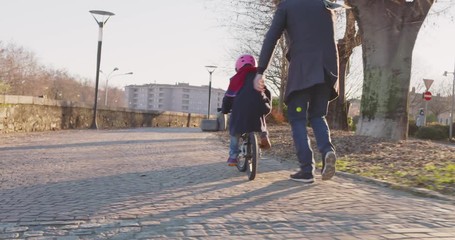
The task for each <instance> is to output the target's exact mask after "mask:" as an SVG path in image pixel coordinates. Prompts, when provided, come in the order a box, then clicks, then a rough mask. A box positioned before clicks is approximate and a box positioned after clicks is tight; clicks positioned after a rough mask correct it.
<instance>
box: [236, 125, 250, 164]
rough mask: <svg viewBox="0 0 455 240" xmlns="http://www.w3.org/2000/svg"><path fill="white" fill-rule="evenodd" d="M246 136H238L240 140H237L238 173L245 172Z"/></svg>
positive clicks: (246, 160) (246, 158)
mask: <svg viewBox="0 0 455 240" xmlns="http://www.w3.org/2000/svg"><path fill="white" fill-rule="evenodd" d="M247 149H248V135H247V134H243V135H242V136H240V139H239V151H240V153H239V159H238V160H239V161H238V163H237V169H238V170H239V171H240V172H245V171H246V167H247V165H248V164H247V163H248V155H249V154H248V150H247Z"/></svg>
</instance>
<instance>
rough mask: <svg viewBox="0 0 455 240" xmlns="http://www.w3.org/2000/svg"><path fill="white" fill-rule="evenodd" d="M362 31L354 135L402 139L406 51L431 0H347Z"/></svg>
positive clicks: (409, 55)
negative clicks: (360, 89)
mask: <svg viewBox="0 0 455 240" xmlns="http://www.w3.org/2000/svg"><path fill="white" fill-rule="evenodd" d="M350 2H351V5H352V6H353V7H355V13H356V19H357V22H358V24H359V31H360V34H361V36H362V50H363V68H364V82H363V92H362V99H361V116H360V119H359V123H358V125H357V134H359V135H367V136H373V137H381V138H386V139H391V140H404V139H407V133H408V92H409V84H410V76H411V65H412V51H413V48H414V44H415V41H416V38H417V34H418V32H419V30H420V27H421V26H422V23H423V21H424V19H425V17H426V15H427V13H428V11H429V9H430V7H431V6H432V4H433V0H415V1H414V2H405V1H404V0H403V1H377V0H351V1H350Z"/></svg>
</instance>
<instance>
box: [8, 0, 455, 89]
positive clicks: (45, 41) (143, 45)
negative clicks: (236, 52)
mask: <svg viewBox="0 0 455 240" xmlns="http://www.w3.org/2000/svg"><path fill="white" fill-rule="evenodd" d="M225 2H226V1H223V0H174V1H156V0H131V1H120V0H77V1H62V0H39V1H31V0H14V1H12V0H10V1H6V0H3V1H1V7H0V29H1V31H0V41H3V42H4V43H5V44H7V43H14V44H16V45H17V46H21V47H24V48H25V49H27V50H29V51H31V52H33V53H35V54H36V56H37V58H38V60H39V62H40V63H41V64H43V65H45V66H49V67H52V68H53V69H65V70H67V71H68V72H69V73H70V74H71V75H73V76H80V77H84V78H89V79H92V80H94V79H95V74H96V53H97V44H98V26H97V24H96V22H95V20H94V19H93V17H92V16H91V14H90V13H89V10H104V11H110V12H113V13H115V14H116V15H115V16H113V17H111V19H109V21H108V22H107V23H106V26H105V27H104V37H103V46H102V59H101V69H102V70H103V71H104V72H105V73H109V72H110V71H112V69H114V68H115V67H118V68H119V69H120V70H119V71H117V73H126V72H133V73H134V74H133V75H126V76H118V77H115V78H111V80H110V81H109V86H116V87H124V86H125V85H130V84H146V83H165V84H174V83H176V82H186V83H190V84H191V85H195V86H201V85H207V84H208V80H209V74H208V72H207V70H206V69H205V68H204V66H205V65H217V66H219V68H218V69H217V70H216V71H215V72H214V74H213V79H212V86H213V87H215V88H223V89H226V87H227V85H228V82H229V77H230V76H231V75H232V74H234V70H233V67H232V66H233V65H234V63H233V61H234V60H235V59H231V57H230V56H229V54H228V52H229V50H230V49H232V48H233V46H234V44H236V43H235V42H234V41H233V40H232V39H231V37H230V34H229V33H228V32H227V29H226V28H224V27H221V25H222V23H220V20H221V19H222V17H220V14H222V12H223V11H220V9H219V7H220V6H221V5H223V4H225ZM436 4H438V3H436ZM454 16H455V11H454V9H453V7H452V9H451V10H450V11H449V12H447V13H446V14H445V15H444V16H443V17H436V15H433V16H430V17H429V19H428V20H429V21H430V22H431V23H430V25H427V27H425V28H424V29H422V31H421V33H420V35H419V38H418V40H417V43H416V47H415V49H414V59H413V62H414V67H413V76H412V84H411V86H416V87H418V84H419V83H421V84H420V85H421V87H422V86H423V80H422V78H432V79H434V80H435V84H434V85H435V86H436V85H437V84H441V83H443V82H447V84H450V83H451V80H452V77H453V76H452V75H451V76H449V77H443V76H442V73H443V72H444V71H451V72H452V71H454V64H455V63H454V61H455V44H454V43H455V27H454V26H455V24H454V22H451V21H449V20H448V19H450V18H452V19H453V17H454ZM433 23H434V24H433ZM104 80H105V79H104V78H103V75H100V84H103V83H104ZM101 86H104V85H101Z"/></svg>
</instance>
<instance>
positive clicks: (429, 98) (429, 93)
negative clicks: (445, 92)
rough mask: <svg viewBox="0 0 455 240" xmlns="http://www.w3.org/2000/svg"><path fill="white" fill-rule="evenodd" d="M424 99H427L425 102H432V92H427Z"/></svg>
mask: <svg viewBox="0 0 455 240" xmlns="http://www.w3.org/2000/svg"><path fill="white" fill-rule="evenodd" d="M423 99H425V101H430V100H431V92H429V91H426V92H424V93H423Z"/></svg>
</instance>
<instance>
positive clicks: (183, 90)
mask: <svg viewBox="0 0 455 240" xmlns="http://www.w3.org/2000/svg"><path fill="white" fill-rule="evenodd" d="M224 93H225V90H223V89H219V88H212V89H211V94H210V95H211V97H210V99H211V100H210V115H212V114H216V112H217V108H219V107H221V104H222V102H223V96H224ZM125 95H126V96H125V97H126V102H127V104H128V108H131V109H137V110H156V111H171V112H184V113H198V114H208V98H209V87H208V86H190V85H189V84H188V83H177V84H175V85H170V84H144V85H128V86H126V87H125Z"/></svg>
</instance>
